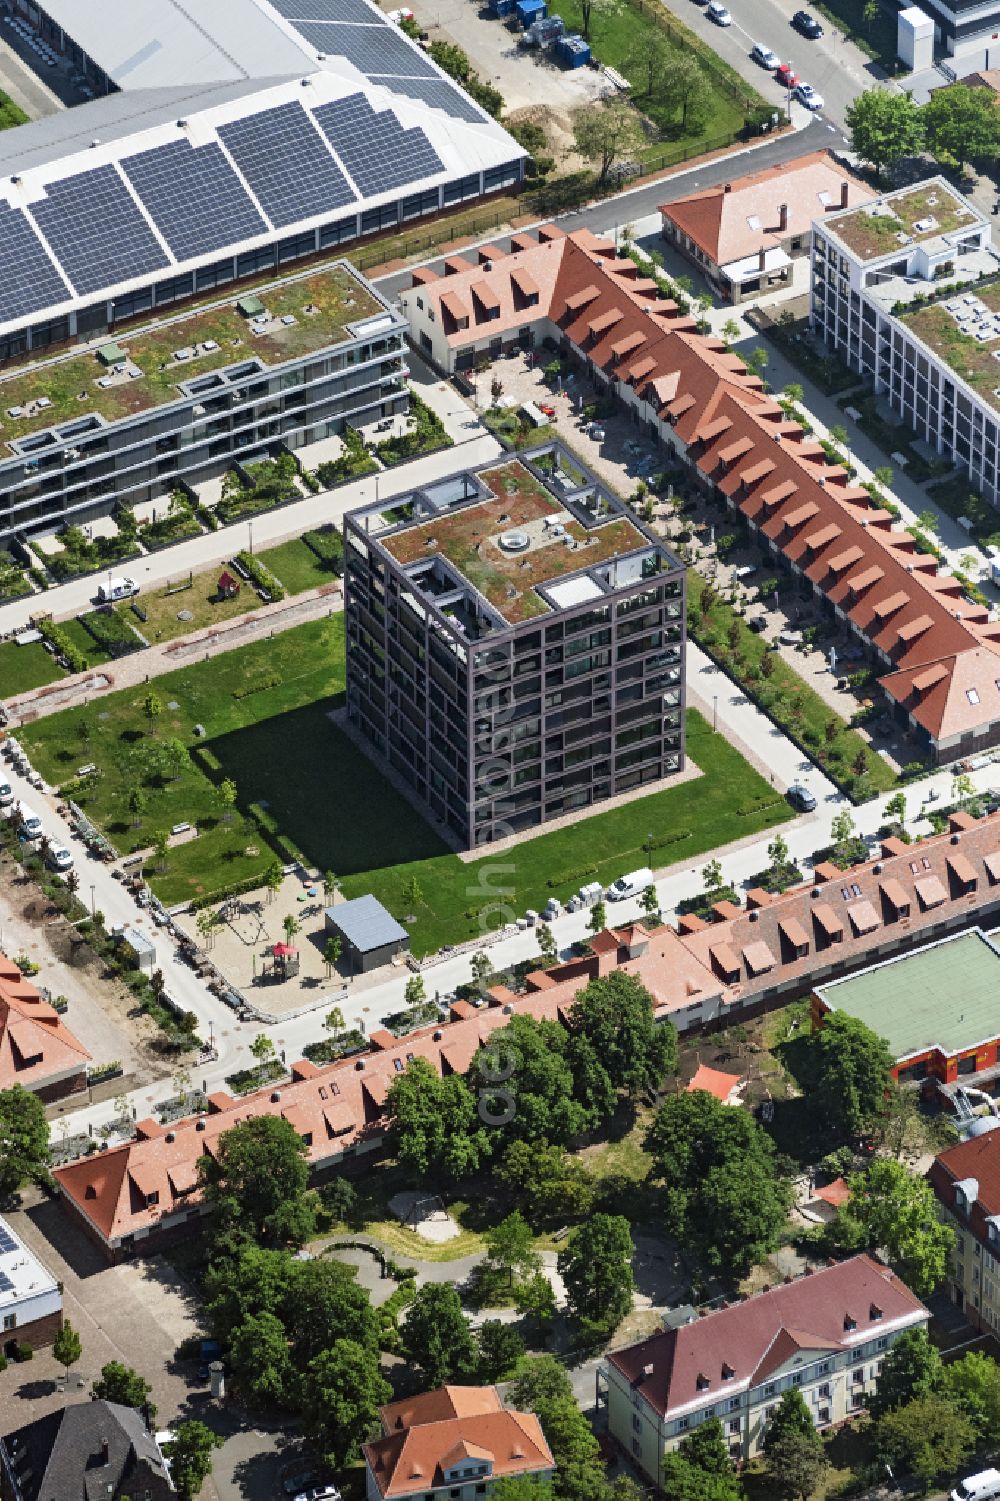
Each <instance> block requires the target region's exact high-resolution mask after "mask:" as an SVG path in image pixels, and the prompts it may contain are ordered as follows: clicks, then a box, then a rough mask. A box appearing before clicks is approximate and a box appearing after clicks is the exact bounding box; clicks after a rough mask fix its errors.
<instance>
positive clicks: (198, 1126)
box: [194, 1120, 205, 1131]
mask: <svg viewBox="0 0 1000 1501" xmlns="http://www.w3.org/2000/svg"><path fill="white" fill-rule="evenodd" d="M194 1129H195V1130H196V1131H204V1130H205V1122H204V1121H201V1120H199V1121H196V1122H195V1127H194Z"/></svg>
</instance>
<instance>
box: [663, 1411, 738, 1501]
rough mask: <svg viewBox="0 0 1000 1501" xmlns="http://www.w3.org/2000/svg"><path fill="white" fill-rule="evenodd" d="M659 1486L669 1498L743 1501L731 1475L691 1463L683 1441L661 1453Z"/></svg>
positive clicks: (701, 1425)
mask: <svg viewBox="0 0 1000 1501" xmlns="http://www.w3.org/2000/svg"><path fill="white" fill-rule="evenodd" d="M705 1426H706V1425H705V1424H699V1427H705ZM685 1442H686V1441H685ZM662 1489H663V1493H664V1495H666V1496H669V1497H670V1501H743V1494H744V1493H743V1488H742V1486H741V1485H740V1484H739V1482H738V1480H737V1479H736V1476H735V1475H733V1474H729V1475H717V1474H715V1473H714V1472H713V1471H711V1470H703V1469H701V1468H700V1466H698V1465H696V1464H692V1462H691V1460H690V1459H688V1458H687V1456H686V1455H685V1454H684V1453H683V1445H682V1446H681V1448H680V1449H675V1450H673V1452H672V1453H669V1454H665V1455H664V1456H663V1480H662Z"/></svg>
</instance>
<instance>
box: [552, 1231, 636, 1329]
mask: <svg viewBox="0 0 1000 1501" xmlns="http://www.w3.org/2000/svg"><path fill="white" fill-rule="evenodd" d="M632 1251H633V1245H632V1232H631V1230H630V1228H629V1222H628V1220H627V1219H625V1217H624V1216H623V1215H620V1214H595V1215H593V1216H592V1218H591V1219H589V1220H588V1221H587V1223H586V1224H584V1225H581V1226H580V1227H579V1229H577V1230H574V1231H573V1233H572V1235H571V1236H570V1237H569V1239H568V1240H567V1242H566V1244H565V1246H564V1247H563V1249H562V1250H561V1251H560V1252H559V1256H558V1260H557V1266H558V1268H559V1275H560V1277H562V1279H563V1281H564V1283H565V1284H566V1294H567V1301H568V1303H569V1308H570V1312H571V1313H572V1315H573V1317H574V1318H576V1319H578V1320H579V1322H580V1323H581V1325H582V1326H583V1328H584V1330H585V1331H589V1332H592V1333H593V1334H594V1336H595V1337H601V1336H606V1335H608V1334H610V1333H611V1331H612V1329H613V1328H614V1327H615V1326H616V1325H617V1324H619V1323H620V1322H621V1320H622V1319H623V1318H624V1317H625V1315H626V1314H627V1313H628V1312H629V1311H630V1310H631V1307H632V1293H633V1290H634V1288H635V1281H634V1279H633V1276H632Z"/></svg>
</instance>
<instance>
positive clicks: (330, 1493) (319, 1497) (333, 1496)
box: [295, 1485, 340, 1501]
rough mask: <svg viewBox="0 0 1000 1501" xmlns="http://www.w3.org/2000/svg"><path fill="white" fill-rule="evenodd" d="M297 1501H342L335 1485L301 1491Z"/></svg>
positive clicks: (296, 1498)
mask: <svg viewBox="0 0 1000 1501" xmlns="http://www.w3.org/2000/svg"><path fill="white" fill-rule="evenodd" d="M295 1501H340V1492H339V1491H338V1489H337V1487H336V1486H335V1485H317V1486H314V1487H313V1489H312V1490H309V1491H300V1492H299V1494H298V1495H297V1496H296V1497H295Z"/></svg>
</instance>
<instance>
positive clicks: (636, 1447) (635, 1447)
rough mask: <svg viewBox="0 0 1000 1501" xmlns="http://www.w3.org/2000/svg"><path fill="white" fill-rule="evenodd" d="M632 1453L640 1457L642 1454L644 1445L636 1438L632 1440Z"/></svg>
mask: <svg viewBox="0 0 1000 1501" xmlns="http://www.w3.org/2000/svg"><path fill="white" fill-rule="evenodd" d="M632 1453H633V1454H636V1455H639V1454H641V1453H642V1444H641V1443H640V1442H639V1440H638V1439H637V1438H634V1439H633V1440H632Z"/></svg>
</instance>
